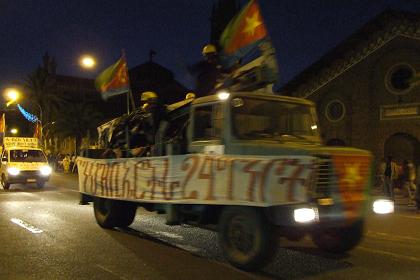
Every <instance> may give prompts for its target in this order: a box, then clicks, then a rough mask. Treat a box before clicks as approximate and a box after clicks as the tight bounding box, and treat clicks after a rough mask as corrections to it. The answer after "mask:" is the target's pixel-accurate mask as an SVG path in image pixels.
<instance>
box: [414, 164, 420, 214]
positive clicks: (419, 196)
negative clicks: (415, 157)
mask: <svg viewBox="0 0 420 280" xmlns="http://www.w3.org/2000/svg"><path fill="white" fill-rule="evenodd" d="M414 198H415V200H416V207H417V212H419V213H420V165H418V166H417V172H416V191H415V195H414Z"/></svg>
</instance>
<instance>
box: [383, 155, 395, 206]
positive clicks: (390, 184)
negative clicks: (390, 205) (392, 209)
mask: <svg viewBox="0 0 420 280" xmlns="http://www.w3.org/2000/svg"><path fill="white" fill-rule="evenodd" d="M396 178H398V169H397V164H396V163H395V161H394V159H393V158H392V156H388V157H387V160H386V165H385V172H384V180H385V181H384V183H385V184H384V192H385V195H386V196H388V197H389V198H390V199H392V200H394V180H395V179H396Z"/></svg>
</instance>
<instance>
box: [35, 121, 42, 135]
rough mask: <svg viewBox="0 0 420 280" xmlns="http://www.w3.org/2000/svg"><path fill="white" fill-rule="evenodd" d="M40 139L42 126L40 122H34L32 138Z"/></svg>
mask: <svg viewBox="0 0 420 280" xmlns="http://www.w3.org/2000/svg"><path fill="white" fill-rule="evenodd" d="M41 137H42V125H41V123H40V122H36V125H35V130H34V138H38V139H41Z"/></svg>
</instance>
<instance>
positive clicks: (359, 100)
mask: <svg viewBox="0 0 420 280" xmlns="http://www.w3.org/2000/svg"><path fill="white" fill-rule="evenodd" d="M419 57H420V15H418V14H411V13H407V12H400V11H391V10H389V11H385V12H384V13H382V14H380V15H378V16H377V17H376V18H374V19H373V20H372V21H370V22H369V23H367V24H366V25H365V26H363V27H362V28H361V29H360V30H358V31H357V32H355V33H354V34H353V35H351V36H350V37H349V38H348V39H346V40H345V41H343V42H342V43H340V44H339V45H338V46H337V47H335V48H334V49H332V50H331V51H330V52H328V53H327V54H326V55H325V56H323V57H322V58H321V59H320V60H319V61H317V62H316V63H314V64H313V65H311V66H310V67H308V68H307V69H306V70H304V71H303V72H302V73H301V74H299V75H298V76H297V77H295V78H294V79H293V80H291V81H290V82H288V83H287V84H286V85H285V86H284V87H283V88H282V89H281V94H284V95H291V96H296V97H304V98H308V99H310V100H312V101H314V102H315V103H316V105H317V110H318V115H319V120H320V124H321V131H322V135H323V138H324V140H325V142H326V144H329V145H346V146H347V145H348V146H354V147H359V148H363V149H367V150H370V151H372V152H373V154H374V156H375V157H376V159H377V160H378V159H381V158H382V157H384V156H388V155H392V156H394V157H395V158H397V159H398V160H399V161H401V160H403V159H412V160H414V162H415V163H416V164H420V145H419V144H420V143H419V140H420V83H416V82H415V79H416V75H417V76H419V75H420V74H418V72H419V70H420V60H419Z"/></svg>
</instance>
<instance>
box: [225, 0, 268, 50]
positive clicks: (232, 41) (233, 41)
mask: <svg viewBox="0 0 420 280" xmlns="http://www.w3.org/2000/svg"><path fill="white" fill-rule="evenodd" d="M267 36H268V32H267V29H266V27H265V24H264V22H263V19H262V16H261V11H260V8H259V5H258V3H257V1H255V0H251V1H249V3H248V4H247V5H246V6H245V7H243V8H242V10H241V11H240V12H239V13H238V14H237V15H236V16H235V17H234V18H233V19H232V20H231V21H230V22H229V24H228V25H227V26H226V28H225V30H224V31H223V33H222V36H221V38H220V45H221V46H222V48H223V53H224V54H226V55H232V54H234V53H235V52H237V51H239V50H241V49H242V48H244V47H246V48H248V49H249V48H252V47H253V45H255V44H256V43H258V42H259V41H260V40H262V39H264V38H265V37H267Z"/></svg>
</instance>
